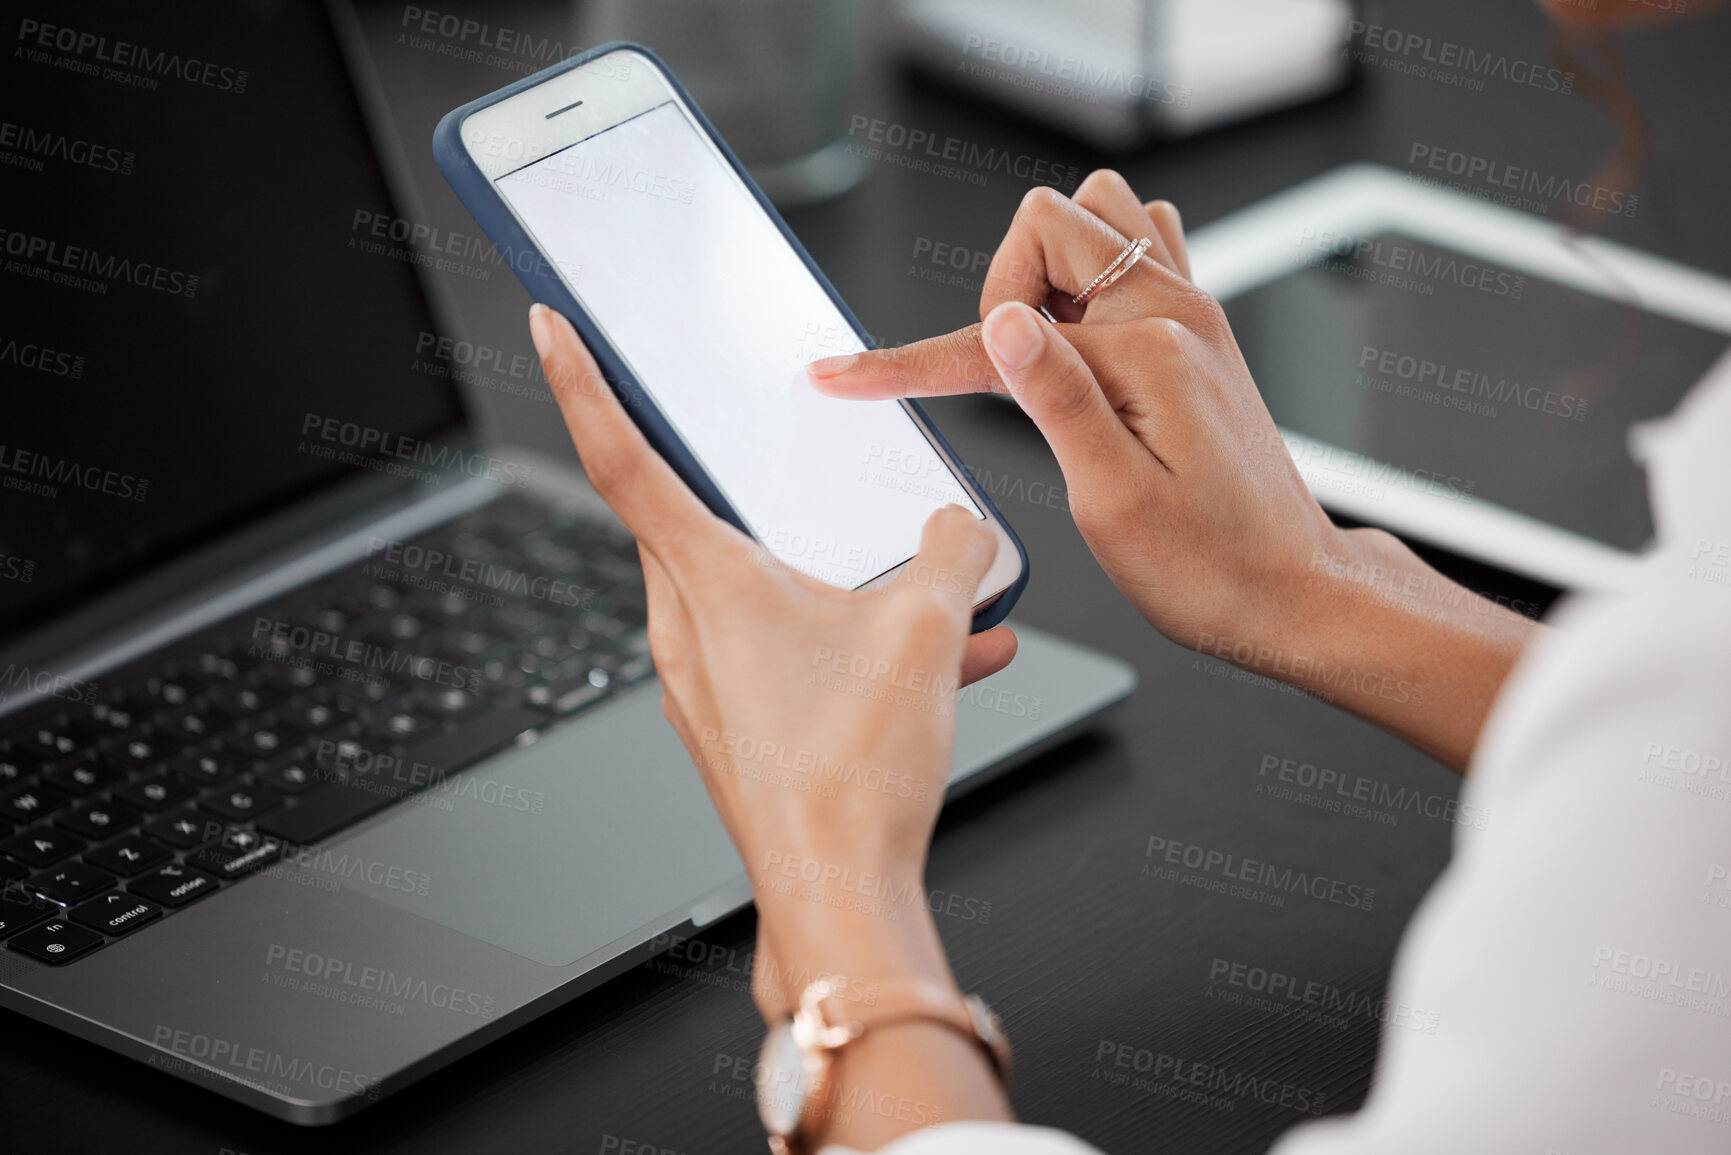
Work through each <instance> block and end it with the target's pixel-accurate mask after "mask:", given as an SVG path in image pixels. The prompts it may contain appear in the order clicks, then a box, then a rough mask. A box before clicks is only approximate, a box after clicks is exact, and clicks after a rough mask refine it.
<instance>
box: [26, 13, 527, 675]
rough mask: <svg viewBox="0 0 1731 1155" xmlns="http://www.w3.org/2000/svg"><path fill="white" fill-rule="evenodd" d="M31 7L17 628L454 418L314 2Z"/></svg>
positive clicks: (408, 267)
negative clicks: (32, 14) (32, 13)
mask: <svg viewBox="0 0 1731 1155" xmlns="http://www.w3.org/2000/svg"><path fill="white" fill-rule="evenodd" d="M25 11H31V12H34V13H36V15H35V16H26V17H20V18H15V19H13V20H11V21H9V22H8V23H7V24H5V25H0V36H4V37H6V38H7V40H9V41H10V43H8V44H6V46H5V51H6V56H7V64H6V67H5V69H4V70H0V287H3V299H4V302H5V308H4V310H0V415H3V416H0V642H4V641H5V640H6V639H8V638H11V637H14V636H17V635H18V634H20V633H22V632H23V631H25V630H28V629H35V628H37V627H41V626H44V625H48V624H50V623H51V622H52V621H53V620H54V618H55V616H56V615H57V614H60V613H62V612H63V611H65V610H67V609H69V608H71V607H74V606H76V605H80V604H82V603H84V602H86V601H87V600H88V599H90V598H92V597H94V596H96V595H98V594H100V593H102V592H104V591H106V590H109V589H112V588H114V587H115V586H117V585H119V584H120V583H122V582H123V581H125V580H127V579H129V578H132V577H135V576H138V575H140V574H141V573H143V572H146V571H148V570H149V569H150V568H151V567H154V566H158V565H160V564H162V563H164V562H167V561H170V560H172V559H174V558H176V557H177V556H180V555H183V554H184V553H185V552H186V551H188V550H191V549H193V548H195V547H197V546H199V545H201V544H205V543H208V542H210V541H211V540H213V539H214V538H216V537H218V536H220V535H222V534H223V533H224V532H225V531H227V530H230V529H233V528H235V527H238V526H241V525H243V524H245V523H247V522H248V521H251V520H253V519H256V518H257V517H259V516H260V515H262V514H264V513H267V512H269V511H271V510H273V509H276V508H280V507H282V506H284V505H286V504H288V503H290V502H291V501H293V500H295V499H297V498H299V497H302V496H305V495H308V494H310V493H311V492H312V491H314V490H317V489H320V488H322V487H326V486H329V485H331V484H332V483H334V482H336V481H339V480H341V479H343V478H345V477H348V476H351V475H353V474H354V473H356V472H357V471H358V470H362V469H369V468H371V469H374V470H378V469H379V467H380V463H381V460H383V459H384V458H385V457H387V456H388V457H392V458H397V459H401V458H402V457H403V455H404V447H405V446H409V447H413V446H416V445H419V444H422V443H423V442H425V441H426V440H427V439H428V438H431V437H433V436H434V435H435V434H439V433H441V432H443V431H453V430H455V429H456V428H457V427H459V426H460V425H461V423H462V421H463V413H462V410H461V408H460V405H459V403H458V399H457V396H456V392H455V390H454V388H453V387H452V386H451V384H450V382H449V380H448V378H447V377H445V376H444V375H443V369H442V367H441V363H440V362H438V361H437V360H436V359H435V356H434V354H435V353H436V352H437V350H438V346H439V344H440V337H439V336H438V335H436V330H435V325H434V323H433V320H432V317H431V315H430V313H429V311H428V308H427V305H426V301H425V298H424V296H423V293H422V289H421V286H420V284H419V282H418V280H417V274H416V272H415V265H414V261H415V260H416V256H415V253H414V252H413V251H412V250H411V249H410V247H409V243H408V242H409V241H410V240H411V239H413V237H414V234H415V228H414V222H412V221H408V220H405V219H404V218H403V217H401V216H400V215H399V214H398V212H397V210H396V209H394V208H393V207H392V201H391V198H390V196H389V195H388V193H387V189H386V185H385V181H384V178H383V175H382V173H381V170H380V167H379V165H378V163H377V161H376V160H375V156H374V152H373V147H372V144H371V141H370V139H369V137H368V135H367V131H366V126H365V122H364V121H363V119H362V116H361V112H360V109H359V106H358V104H357V102H356V99H355V97H354V95H353V93H352V90H351V87H350V82H349V78H348V75H347V73H346V71H345V69H344V66H343V61H342V57H341V54H340V52H339V49H338V45H337V42H336V39H335V36H334V34H333V32H332V30H331V28H330V27H329V24H328V22H327V18H326V16H325V14H324V11H323V7H322V5H318V4H299V3H292V4H235V3H229V2H225V0H209V2H200V3H176V4H173V5H169V6H166V7H165V6H160V5H140V4H122V3H113V2H108V3H90V2H76V0H57V2H56V3H54V4H44V5H40V6H37V7H36V8H34V9H26V10H25ZM501 272H503V270H501ZM494 275H501V273H495V274H494Z"/></svg>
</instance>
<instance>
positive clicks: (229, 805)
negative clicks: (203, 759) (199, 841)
mask: <svg viewBox="0 0 1731 1155" xmlns="http://www.w3.org/2000/svg"><path fill="white" fill-rule="evenodd" d="M198 804H199V805H200V806H202V807H204V808H205V809H206V810H208V811H210V812H211V813H212V814H217V815H221V816H222V817H223V818H227V819H229V820H230V821H232V822H250V821H251V820H252V819H253V817H254V816H255V815H259V814H263V813H265V812H266V811H268V810H274V809H276V808H277V807H278V806H279V805H281V804H282V796H281V795H279V794H276V793H274V792H273V791H270V790H267V789H265V788H264V787H263V786H234V787H224V788H223V789H221V790H211V791H207V792H206V793H205V794H204V795H203V796H202V797H201V798H200V799H199V802H198Z"/></svg>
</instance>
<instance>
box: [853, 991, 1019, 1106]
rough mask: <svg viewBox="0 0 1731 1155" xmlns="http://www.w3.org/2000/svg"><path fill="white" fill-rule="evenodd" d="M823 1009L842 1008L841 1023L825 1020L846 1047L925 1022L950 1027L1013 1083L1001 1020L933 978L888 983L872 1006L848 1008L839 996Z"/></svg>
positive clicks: (976, 1000) (973, 999)
mask: <svg viewBox="0 0 1731 1155" xmlns="http://www.w3.org/2000/svg"><path fill="white" fill-rule="evenodd" d="M820 1005H825V1008H826V1010H827V1009H828V1007H841V1008H843V1009H842V1011H841V1014H840V1015H839V1016H838V1017H837V1018H836V1019H829V1017H828V1015H825V1018H826V1020H827V1021H828V1022H830V1023H833V1024H834V1025H835V1026H836V1027H837V1028H838V1033H837V1035H836V1036H835V1037H836V1038H837V1039H838V1040H840V1042H839V1043H838V1046H845V1045H846V1044H847V1043H849V1042H852V1041H853V1040H854V1039H857V1038H859V1037H860V1036H861V1035H863V1034H866V1033H867V1032H869V1031H873V1030H879V1029H881V1028H883V1027H888V1026H894V1025H896V1024H898V1023H909V1022H918V1021H922V1020H923V1021H925V1022H931V1023H937V1024H939V1025H940V1026H945V1027H949V1028H950V1029H951V1030H953V1031H955V1032H956V1033H957V1034H959V1035H961V1036H962V1037H963V1038H965V1039H967V1040H968V1041H969V1042H972V1043H974V1044H976V1045H978V1046H979V1047H980V1048H981V1049H982V1050H984V1051H985V1052H986V1057H987V1058H988V1059H990V1060H991V1063H992V1067H993V1069H994V1070H996V1071H997V1073H998V1078H999V1080H1001V1081H1002V1082H1003V1083H1004V1084H1005V1085H1008V1084H1009V1081H1010V1041H1009V1039H1008V1038H1006V1037H1005V1035H1004V1031H1003V1028H1002V1027H1001V1026H999V1024H998V1017H997V1016H996V1015H994V1014H993V1013H992V1011H991V1008H990V1007H988V1006H986V1004H985V1001H984V1000H983V999H981V998H980V997H979V996H978V995H963V994H962V993H961V992H960V991H957V990H956V989H955V988H954V987H949V986H945V985H943V984H941V983H935V982H932V981H930V980H928V979H902V980H898V981H895V982H890V983H884V984H882V985H880V986H879V987H878V989H877V998H876V999H874V1000H873V1001H872V1002H871V1003H870V1004H869V1005H866V1006H861V1005H859V1004H858V1003H843V1002H842V1000H841V999H840V998H838V997H836V996H834V995H831V996H829V997H827V998H825V999H822V1000H820Z"/></svg>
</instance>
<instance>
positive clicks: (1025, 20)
mask: <svg viewBox="0 0 1731 1155" xmlns="http://www.w3.org/2000/svg"><path fill="white" fill-rule="evenodd" d="M899 3H900V9H899V13H900V20H899V24H900V31H901V44H902V49H903V51H904V52H905V53H906V54H907V55H908V56H910V57H911V58H912V59H913V60H915V61H916V62H917V63H918V64H919V65H920V66H922V67H923V68H925V69H927V70H928V71H931V72H933V73H935V74H936V75H938V76H941V77H945V78H948V79H950V80H951V81H953V82H955V83H957V84H959V85H962V86H964V87H967V88H971V89H973V90H975V91H977V92H979V93H980V94H982V95H984V96H987V97H989V98H991V99H993V100H997V101H999V102H1000V103H1002V104H1005V105H1008V106H1010V107H1012V108H1015V109H1017V110H1019V111H1021V112H1024V113H1026V114H1028V115H1030V116H1033V117H1036V118H1038V119H1040V120H1044V121H1046V122H1048V123H1050V124H1052V125H1054V126H1056V127H1058V128H1060V129H1062V130H1064V131H1065V132H1068V133H1070V134H1071V135H1074V136H1076V137H1079V138H1081V139H1082V140H1084V141H1087V142H1088V143H1090V144H1092V145H1094V146H1095V147H1097V148H1101V149H1105V150H1108V151H1115V150H1121V149H1127V148H1130V147H1132V146H1134V145H1136V144H1139V143H1141V142H1142V141H1144V140H1146V139H1149V138H1151V137H1162V136H1164V137H1172V136H1184V135H1188V134H1190V133H1194V132H1200V131H1202V130H1203V129H1207V128H1213V127H1216V126H1218V125H1221V124H1226V123H1228V122H1231V121H1234V120H1242V119H1245V118H1247V117H1250V116H1254V115H1256V114H1257V113H1261V112H1267V111H1269V110H1271V109H1275V108H1280V107H1283V106H1285V105H1290V104H1297V103H1299V102H1300V101H1304V100H1308V99H1310V98H1312V97H1316V96H1321V95H1324V94H1326V93H1328V92H1332V91H1333V90H1335V89H1336V88H1338V87H1340V85H1341V84H1342V83H1344V81H1345V79H1346V77H1347V75H1348V72H1349V66H1348V60H1347V57H1346V54H1345V48H1346V45H1347V38H1348V34H1349V29H1350V27H1351V20H1352V8H1351V5H1350V4H1348V3H1347V0H1092V2H1091V3H1089V4H1086V5H1071V4H1053V3H1050V2H1049V0H899Z"/></svg>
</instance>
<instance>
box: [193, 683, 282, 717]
mask: <svg viewBox="0 0 1731 1155" xmlns="http://www.w3.org/2000/svg"><path fill="white" fill-rule="evenodd" d="M276 693H277V691H275V690H271V691H270V692H269V693H268V694H267V692H266V691H265V690H263V689H258V688H256V687H253V686H237V685H233V684H226V685H218V686H212V687H211V688H210V692H209V693H207V694H206V695H205V697H204V700H205V702H207V703H208V704H209V706H210V708H211V709H213V710H215V711H217V712H218V713H220V714H222V715H223V716H224V717H227V718H230V719H239V718H255V717H257V716H258V715H260V714H262V713H264V712H265V711H266V710H268V709H270V708H271V706H272V705H274V704H275V699H274V697H273V695H275V694H276Z"/></svg>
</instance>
